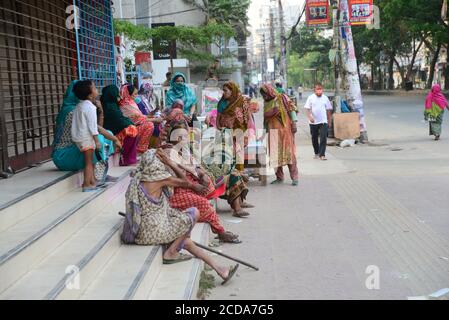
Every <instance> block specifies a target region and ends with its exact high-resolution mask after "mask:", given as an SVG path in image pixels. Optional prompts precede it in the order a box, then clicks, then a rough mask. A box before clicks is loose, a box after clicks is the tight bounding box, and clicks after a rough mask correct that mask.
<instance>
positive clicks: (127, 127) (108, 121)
mask: <svg viewBox="0 0 449 320" xmlns="http://www.w3.org/2000/svg"><path fill="white" fill-rule="evenodd" d="M119 100H120V93H119V89H118V88H117V86H116V85H109V86H106V87H104V88H103V90H102V91H101V104H102V106H103V112H104V127H105V128H106V129H108V130H110V131H111V132H112V133H113V134H114V135H115V136H116V137H117V139H118V140H119V141H120V143H121V144H122V146H123V149H122V153H121V157H120V165H121V166H131V165H134V164H136V163H137V143H138V141H139V140H138V137H137V134H138V130H137V127H136V126H135V125H134V123H133V122H132V121H131V120H130V119H129V118H127V117H125V116H124V115H123V113H122V111H121V110H120V107H119V105H118V102H119Z"/></svg>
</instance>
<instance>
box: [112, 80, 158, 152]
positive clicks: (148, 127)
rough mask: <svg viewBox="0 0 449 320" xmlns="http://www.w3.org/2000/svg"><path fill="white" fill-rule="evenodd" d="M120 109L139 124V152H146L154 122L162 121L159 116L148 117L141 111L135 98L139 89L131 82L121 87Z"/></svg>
mask: <svg viewBox="0 0 449 320" xmlns="http://www.w3.org/2000/svg"><path fill="white" fill-rule="evenodd" d="M120 96H121V100H120V109H121V110H122V112H123V115H124V116H125V117H128V118H129V119H131V121H132V122H134V124H135V125H136V126H137V130H138V137H139V143H138V145H137V152H139V153H144V152H145V151H147V150H148V148H149V146H150V139H151V136H152V134H153V131H154V123H160V121H161V120H160V119H159V118H148V117H147V116H145V115H144V114H143V113H142V111H140V109H139V107H138V106H137V103H136V102H135V100H134V99H135V98H136V97H137V89H136V88H135V87H134V86H133V85H130V84H127V85H123V86H122V88H121V89H120Z"/></svg>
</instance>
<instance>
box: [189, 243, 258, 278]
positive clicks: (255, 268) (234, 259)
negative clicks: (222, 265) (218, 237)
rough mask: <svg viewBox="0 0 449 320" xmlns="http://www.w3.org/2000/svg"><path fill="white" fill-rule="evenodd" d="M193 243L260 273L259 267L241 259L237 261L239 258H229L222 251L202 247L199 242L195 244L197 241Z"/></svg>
mask: <svg viewBox="0 0 449 320" xmlns="http://www.w3.org/2000/svg"><path fill="white" fill-rule="evenodd" d="M193 243H194V244H196V245H197V246H198V247H200V248H202V249H204V250H207V251H210V252H213V253H216V254H218V255H220V256H222V257H225V258H228V259H230V260H233V261H236V262H239V263H241V264H243V265H245V266H247V267H250V268H252V269H254V270H256V271H259V268H257V267H255V266H253V265H251V264H249V263H248V262H245V261H242V260H240V259H237V258H234V257H231V256H228V255H227V254H224V253H222V252H220V251H217V250H214V249H212V248H209V247H208V246H204V245H202V244H201V243H198V242H195V241H193Z"/></svg>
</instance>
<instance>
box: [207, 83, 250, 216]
mask: <svg viewBox="0 0 449 320" xmlns="http://www.w3.org/2000/svg"><path fill="white" fill-rule="evenodd" d="M249 104H250V100H249V99H248V98H246V97H244V96H243V95H242V94H241V93H240V89H239V87H238V85H237V84H236V83H235V82H232V81H230V82H227V83H225V84H224V85H223V97H222V98H221V99H220V101H219V103H218V108H217V119H216V124H217V129H219V130H220V134H221V135H222V137H223V135H224V131H226V130H227V129H231V130H238V129H240V130H241V131H240V133H243V134H245V133H246V130H247V129H248V127H249V126H251V124H252V116H251V113H250V111H249ZM236 135H238V132H236V131H234V132H233V133H232V143H226V141H225V140H226V139H221V142H217V143H221V144H222V146H221V148H216V147H215V142H213V143H212V144H208V145H206V146H203V148H204V149H203V150H205V152H204V154H205V156H204V157H203V158H202V160H203V166H204V167H205V168H206V170H207V171H208V172H209V174H210V175H211V177H213V179H214V180H215V183H216V188H217V189H218V188H219V187H221V186H222V185H225V190H226V191H225V193H224V194H223V195H222V196H221V198H223V199H226V200H227V201H228V203H229V205H230V206H231V208H232V209H233V211H234V213H233V215H234V216H235V217H246V216H248V215H249V213H248V212H246V211H244V210H243V208H252V207H253V206H252V205H250V204H248V203H245V199H246V195H247V194H248V187H247V186H246V182H245V179H244V177H243V175H242V171H243V169H244V167H243V161H244V159H241V160H239V161H237V159H236V157H235V156H234V154H238V153H240V152H241V151H243V150H244V147H245V146H244V143H245V139H244V137H242V138H243V139H242V140H243V142H244V143H237V141H238V140H239V139H238V138H237V137H236ZM217 152H218V153H219V154H216V153H217ZM243 158H244V157H243ZM217 159H221V161H216V160H217ZM237 162H240V163H237Z"/></svg>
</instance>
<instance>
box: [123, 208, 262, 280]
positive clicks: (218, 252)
mask: <svg viewBox="0 0 449 320" xmlns="http://www.w3.org/2000/svg"><path fill="white" fill-rule="evenodd" d="M118 214H119V215H121V216H122V217H124V216H125V214H124V213H123V212H119V213H118ZM193 243H194V244H196V245H197V246H198V247H200V248H202V249H204V250H207V251H210V252H213V253H216V254H218V255H220V256H222V257H225V258H228V259H230V260H233V261H235V262H238V263H241V264H243V265H245V266H247V267H250V268H251V269H254V270H256V271H259V268H257V267H255V266H253V265H252V264H249V263H248V262H245V261H242V260H240V259H237V258H234V257H231V256H228V255H227V254H224V253H222V252H220V251H217V250H214V249H212V248H209V247H207V246H204V245H202V244H201V243H198V242H195V241H193Z"/></svg>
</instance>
